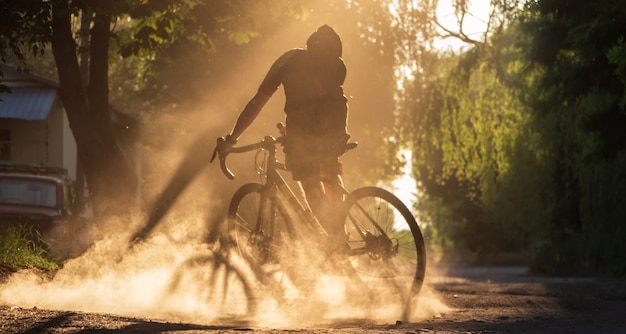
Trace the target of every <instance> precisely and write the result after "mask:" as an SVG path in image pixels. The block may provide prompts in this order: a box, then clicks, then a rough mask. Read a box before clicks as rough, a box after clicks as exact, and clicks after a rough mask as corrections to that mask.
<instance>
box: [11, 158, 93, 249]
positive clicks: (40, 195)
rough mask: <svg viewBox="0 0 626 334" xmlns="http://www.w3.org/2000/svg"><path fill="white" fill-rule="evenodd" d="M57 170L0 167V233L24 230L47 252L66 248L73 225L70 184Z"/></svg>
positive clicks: (38, 167) (64, 171)
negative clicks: (16, 228) (46, 249)
mask: <svg viewBox="0 0 626 334" xmlns="http://www.w3.org/2000/svg"><path fill="white" fill-rule="evenodd" d="M66 174H67V171H66V170H64V169H60V168H50V167H41V166H23V165H0V230H2V229H3V228H4V227H7V226H20V225H21V226H27V227H30V228H31V229H32V231H33V233H34V237H35V238H36V239H38V240H37V241H42V242H43V243H44V244H45V245H46V246H48V248H50V249H61V248H64V247H66V246H69V244H68V243H71V242H72V241H71V239H72V238H71V237H70V236H71V235H72V234H73V232H74V231H75V230H77V229H78V230H82V229H83V227H84V226H77V225H75V223H76V222H77V221H81V222H82V223H86V222H85V220H84V219H77V218H78V217H77V215H74V213H75V212H73V211H75V210H73V209H74V208H75V203H74V202H75V201H74V198H75V196H74V189H73V182H72V181H71V180H70V179H69V178H68V177H67V176H66Z"/></svg>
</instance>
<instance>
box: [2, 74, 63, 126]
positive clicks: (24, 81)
mask: <svg viewBox="0 0 626 334" xmlns="http://www.w3.org/2000/svg"><path fill="white" fill-rule="evenodd" d="M0 66H1V67H2V68H1V70H2V73H3V77H2V78H1V79H0V80H2V81H1V82H0V84H2V85H5V86H7V87H8V88H9V89H10V90H11V92H10V93H6V94H4V93H3V94H0V118H15V119H24V120H45V119H47V118H48V113H49V112H50V110H51V109H52V106H53V105H54V101H55V100H56V97H57V94H58V88H59V86H58V83H56V82H54V81H52V80H50V79H47V78H43V77H40V76H37V75H34V74H29V73H23V72H20V71H18V70H17V69H16V68H15V67H12V66H10V65H7V64H2V63H0Z"/></svg>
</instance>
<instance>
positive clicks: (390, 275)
mask: <svg viewBox="0 0 626 334" xmlns="http://www.w3.org/2000/svg"><path fill="white" fill-rule="evenodd" d="M345 210H346V212H345V217H346V218H345V232H346V236H347V242H348V246H349V260H350V263H351V265H352V268H353V273H354V274H356V276H357V277H358V279H359V280H360V281H361V282H362V283H364V285H365V286H366V287H368V288H369V290H370V291H369V292H370V293H374V294H376V296H378V297H379V298H382V299H383V300H381V301H380V302H400V304H399V305H400V306H401V307H402V313H403V314H402V315H403V318H404V319H405V320H406V318H407V317H408V316H409V315H410V314H411V311H412V308H413V306H414V305H415V303H416V300H415V297H417V295H418V294H419V292H420V290H421V287H422V284H423V282H424V275H425V271H426V247H425V245H424V238H423V236H422V232H421V231H420V228H419V226H418V225H417V222H416V221H415V218H414V217H413V215H412V214H411V211H410V210H409V209H408V208H407V207H406V206H405V205H404V204H403V203H402V201H400V199H398V198H397V197H396V196H395V195H393V194H392V193H390V192H388V191H386V190H384V189H381V188H377V187H364V188H359V189H357V190H355V191H353V192H351V193H350V194H349V195H348V196H347V198H346V200H345Z"/></svg>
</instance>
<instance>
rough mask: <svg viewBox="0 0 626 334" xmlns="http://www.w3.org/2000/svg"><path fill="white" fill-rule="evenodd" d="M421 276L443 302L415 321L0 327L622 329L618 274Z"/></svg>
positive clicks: (64, 320)
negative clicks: (612, 276)
mask: <svg viewBox="0 0 626 334" xmlns="http://www.w3.org/2000/svg"><path fill="white" fill-rule="evenodd" d="M440 272H441V273H440V274H432V273H431V276H430V278H429V281H430V283H428V291H429V292H428V293H429V294H431V295H432V296H434V297H435V298H436V299H437V300H438V301H439V302H440V303H441V305H444V306H445V310H443V311H440V312H436V313H435V314H432V315H430V316H428V317H425V318H424V319H420V320H418V321H415V322H410V323H406V322H400V321H397V322H393V321H390V322H376V321H371V320H368V319H344V320H338V321H337V320H335V321H333V322H330V323H320V324H318V325H312V326H309V325H307V326H303V327H299V326H297V325H296V326H291V327H289V328H264V327H256V326H251V325H250V324H246V323H238V322H236V321H232V322H230V323H229V322H228V321H226V322H224V323H220V324H193V323H181V322H168V321H166V320H162V319H147V318H134V317H128V316H123V315H115V314H99V313H86V312H79V311H73V310H50V309H40V308H38V307H37V306H36V305H33V306H32V307H26V306H21V307H18V306H14V305H0V332H1V333H242V332H254V333H293V332H298V333H327V332H332V333H402V334H406V333H483V334H486V333H626V282H625V281H620V280H609V279H596V278H550V277H533V276H529V275H527V274H526V269H525V268H523V267H480V268H477V267H469V268H468V267H462V268H454V269H451V270H446V271H445V272H444V271H440Z"/></svg>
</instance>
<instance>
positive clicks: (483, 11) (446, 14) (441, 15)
mask: <svg viewBox="0 0 626 334" xmlns="http://www.w3.org/2000/svg"><path fill="white" fill-rule="evenodd" d="M468 7H469V8H468V14H467V15H466V16H465V18H464V21H463V32H464V33H465V34H466V35H467V36H468V37H470V38H472V39H476V40H482V39H483V38H484V36H483V35H484V34H485V32H486V29H487V20H488V19H489V10H490V7H491V4H490V2H489V1H476V0H475V1H470V2H469V6H468ZM437 18H438V19H439V22H441V24H442V25H443V26H444V27H445V28H446V29H449V30H451V31H458V30H459V29H458V25H459V21H458V18H457V16H456V15H455V12H454V5H453V3H452V0H441V1H440V2H439V5H438V6H437ZM466 45H467V44H466V43H465V42H463V41H461V40H459V39H458V38H453V37H451V38H440V39H438V40H437V41H436V42H435V48H437V49H439V50H452V51H458V50H460V49H462V48H463V47H464V46H466Z"/></svg>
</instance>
